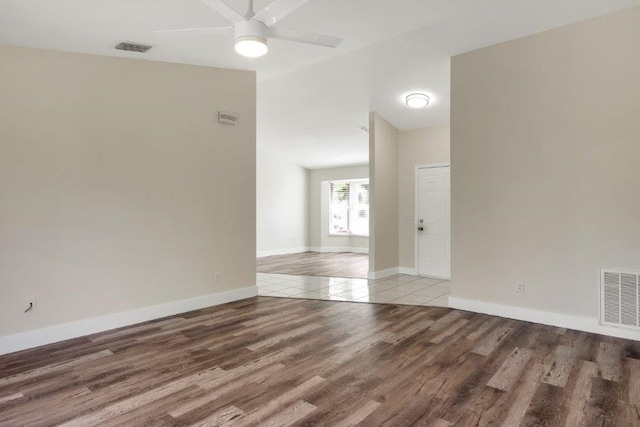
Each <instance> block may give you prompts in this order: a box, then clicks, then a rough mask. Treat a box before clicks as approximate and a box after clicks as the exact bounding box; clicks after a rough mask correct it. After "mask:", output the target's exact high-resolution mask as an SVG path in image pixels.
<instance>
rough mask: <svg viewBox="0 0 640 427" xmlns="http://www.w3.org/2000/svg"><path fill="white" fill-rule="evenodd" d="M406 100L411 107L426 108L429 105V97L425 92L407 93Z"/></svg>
mask: <svg viewBox="0 0 640 427" xmlns="http://www.w3.org/2000/svg"><path fill="white" fill-rule="evenodd" d="M405 102H406V103H407V106H409V107H411V108H425V107H426V106H427V105H429V97H428V96H427V95H425V94H424V93H412V94H409V95H407V97H406V98H405Z"/></svg>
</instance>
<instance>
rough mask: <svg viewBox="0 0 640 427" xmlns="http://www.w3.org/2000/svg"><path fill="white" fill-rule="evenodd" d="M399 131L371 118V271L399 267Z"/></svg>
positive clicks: (375, 118)
mask: <svg viewBox="0 0 640 427" xmlns="http://www.w3.org/2000/svg"><path fill="white" fill-rule="evenodd" d="M398 140H399V132H398V129H396V128H395V127H393V126H392V125H391V124H390V123H389V122H388V121H386V120H385V119H384V118H383V117H382V116H380V115H379V114H377V113H375V112H372V113H370V115H369V181H370V183H371V212H370V221H369V230H370V237H369V271H371V272H378V271H382V270H385V269H388V268H397V267H398V200H399V199H398Z"/></svg>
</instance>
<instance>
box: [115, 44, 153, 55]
mask: <svg viewBox="0 0 640 427" xmlns="http://www.w3.org/2000/svg"><path fill="white" fill-rule="evenodd" d="M151 47H152V46H149V45H146V44H139V43H129V42H120V43H118V45H117V46H116V49H118V50H126V51H129V52H138V53H145V52H146V51H148V50H149V49H151Z"/></svg>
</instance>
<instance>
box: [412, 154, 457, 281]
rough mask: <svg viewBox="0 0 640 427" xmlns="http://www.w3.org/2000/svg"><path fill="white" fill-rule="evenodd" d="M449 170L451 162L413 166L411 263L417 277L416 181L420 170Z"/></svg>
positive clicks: (417, 213) (418, 269)
mask: <svg viewBox="0 0 640 427" xmlns="http://www.w3.org/2000/svg"><path fill="white" fill-rule="evenodd" d="M447 167H448V168H450V167H451V162H449V163H427V164H425V165H415V172H414V181H413V192H414V197H413V210H414V214H413V251H414V252H413V254H414V255H413V256H414V258H413V263H414V265H415V267H414V269H415V271H416V274H417V275H419V274H420V258H419V256H420V244H419V242H418V221H419V219H418V216H419V215H420V212H419V207H420V206H419V200H418V198H419V192H418V190H419V186H418V180H419V176H418V174H419V171H420V169H429V168H447ZM449 191H451V190H449ZM450 279H451V278H450V277H447V278H446V280H450Z"/></svg>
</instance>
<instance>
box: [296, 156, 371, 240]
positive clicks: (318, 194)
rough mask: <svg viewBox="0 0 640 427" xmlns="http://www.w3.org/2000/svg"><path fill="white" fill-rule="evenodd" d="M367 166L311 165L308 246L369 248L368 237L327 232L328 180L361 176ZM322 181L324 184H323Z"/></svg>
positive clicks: (363, 175)
mask: <svg viewBox="0 0 640 427" xmlns="http://www.w3.org/2000/svg"><path fill="white" fill-rule="evenodd" d="M368 177H369V166H367V165H361V166H345V167H338V168H328V169H313V170H311V172H310V178H309V246H310V247H311V250H331V249H332V248H333V249H353V250H358V251H362V250H364V249H366V250H368V248H369V238H368V237H356V236H353V237H346V236H329V197H330V196H329V186H328V182H329V181H334V180H345V179H365V178H368ZM323 183H324V187H323Z"/></svg>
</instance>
